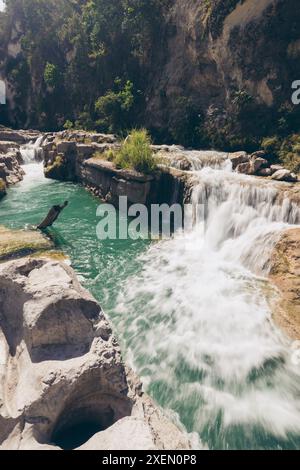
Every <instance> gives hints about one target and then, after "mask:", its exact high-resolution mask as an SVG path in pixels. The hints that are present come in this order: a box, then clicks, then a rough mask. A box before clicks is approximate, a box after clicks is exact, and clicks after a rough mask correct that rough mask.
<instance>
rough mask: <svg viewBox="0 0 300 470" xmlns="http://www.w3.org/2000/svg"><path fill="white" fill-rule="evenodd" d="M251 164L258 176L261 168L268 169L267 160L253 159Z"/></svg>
mask: <svg viewBox="0 0 300 470" xmlns="http://www.w3.org/2000/svg"><path fill="white" fill-rule="evenodd" d="M251 164H252V169H253V173H254V174H256V173H257V172H258V171H259V170H260V169H261V168H266V167H267V166H268V161H267V160H266V159H265V158H261V157H252V158H251Z"/></svg>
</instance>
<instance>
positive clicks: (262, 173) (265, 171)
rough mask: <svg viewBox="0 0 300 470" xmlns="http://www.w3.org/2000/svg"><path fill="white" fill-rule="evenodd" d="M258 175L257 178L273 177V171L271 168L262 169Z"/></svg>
mask: <svg viewBox="0 0 300 470" xmlns="http://www.w3.org/2000/svg"><path fill="white" fill-rule="evenodd" d="M256 174H257V176H265V177H268V176H272V174H273V171H272V170H271V168H261V169H260V170H258V172H257V173H256Z"/></svg>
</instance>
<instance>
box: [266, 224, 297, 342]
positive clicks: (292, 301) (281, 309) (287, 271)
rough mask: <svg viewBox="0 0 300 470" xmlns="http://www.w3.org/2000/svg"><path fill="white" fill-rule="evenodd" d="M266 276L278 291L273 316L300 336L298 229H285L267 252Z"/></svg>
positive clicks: (290, 331)
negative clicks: (269, 258)
mask: <svg viewBox="0 0 300 470" xmlns="http://www.w3.org/2000/svg"><path fill="white" fill-rule="evenodd" d="M270 278H271V280H272V281H273V282H274V283H275V285H276V286H277V288H278V289H279V291H280V295H281V297H280V302H279V304H277V305H276V307H275V309H274V310H275V320H276V321H277V322H278V323H279V325H280V326H282V327H283V328H284V329H285V330H286V331H287V333H288V334H289V335H290V336H291V337H292V338H294V339H297V340H299V338H300V229H299V228H295V229H290V230H287V231H285V232H284V233H283V234H282V236H281V238H280V240H279V241H278V242H277V244H276V246H275V248H274V250H273V253H272V256H271V270H270Z"/></svg>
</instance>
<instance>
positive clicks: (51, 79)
mask: <svg viewBox="0 0 300 470" xmlns="http://www.w3.org/2000/svg"><path fill="white" fill-rule="evenodd" d="M59 79H60V77H59V71H58V68H57V67H56V65H54V64H51V63H50V62H47V64H46V66H45V70H44V80H45V83H46V85H48V86H49V87H51V88H55V87H56V85H58V83H59Z"/></svg>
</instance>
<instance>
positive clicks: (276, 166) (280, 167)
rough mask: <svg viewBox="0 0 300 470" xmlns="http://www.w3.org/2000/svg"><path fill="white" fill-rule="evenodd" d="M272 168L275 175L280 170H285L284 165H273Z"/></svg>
mask: <svg viewBox="0 0 300 470" xmlns="http://www.w3.org/2000/svg"><path fill="white" fill-rule="evenodd" d="M270 168H271V170H272V171H273V173H275V172H276V171H279V170H284V168H283V166H282V165H271V166H270Z"/></svg>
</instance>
